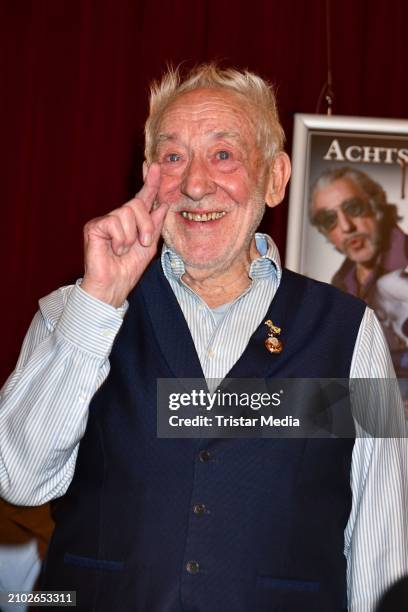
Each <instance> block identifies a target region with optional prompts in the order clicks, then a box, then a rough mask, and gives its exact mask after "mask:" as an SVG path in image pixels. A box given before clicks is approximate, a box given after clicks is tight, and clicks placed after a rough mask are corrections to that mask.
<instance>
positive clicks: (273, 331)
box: [265, 319, 283, 353]
mask: <svg viewBox="0 0 408 612" xmlns="http://www.w3.org/2000/svg"><path fill="white" fill-rule="evenodd" d="M265 325H266V326H267V327H268V337H267V338H266V340H265V346H266V348H267V350H268V351H269V352H270V353H281V352H282V351H283V342H282V341H281V340H279V338H277V336H279V334H280V333H281V331H282V330H281V328H280V327H278V326H277V325H274V324H273V323H272V321H271V320H270V319H268V320H267V321H265Z"/></svg>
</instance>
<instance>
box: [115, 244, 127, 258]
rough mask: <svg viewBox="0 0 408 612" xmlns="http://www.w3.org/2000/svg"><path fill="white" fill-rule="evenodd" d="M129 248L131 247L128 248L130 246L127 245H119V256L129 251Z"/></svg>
mask: <svg viewBox="0 0 408 612" xmlns="http://www.w3.org/2000/svg"><path fill="white" fill-rule="evenodd" d="M128 250H129V249H128V247H127V246H121V247H119V248H118V250H117V254H118V255H119V256H121V255H125V254H126V253H127V252H128Z"/></svg>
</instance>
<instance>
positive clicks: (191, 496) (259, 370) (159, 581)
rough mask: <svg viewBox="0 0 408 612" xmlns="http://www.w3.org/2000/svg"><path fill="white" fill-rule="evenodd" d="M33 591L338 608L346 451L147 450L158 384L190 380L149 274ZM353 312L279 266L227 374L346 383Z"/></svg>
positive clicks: (92, 597) (185, 357)
mask: <svg viewBox="0 0 408 612" xmlns="http://www.w3.org/2000/svg"><path fill="white" fill-rule="evenodd" d="M129 301H130V307H129V311H128V314H127V315H126V317H125V321H124V324H123V326H122V328H121V330H120V332H119V334H118V336H117V339H116V341H115V344H114V347H113V350H112V354H111V372H110V374H109V377H108V378H107V380H106V382H105V383H104V385H102V387H101V388H100V390H99V391H98V392H97V393H96V395H95V396H94V398H93V400H92V403H91V406H90V412H89V420H88V425H87V428H86V432H85V435H84V438H83V439H82V441H81V444H80V449H79V455H78V461H77V466H76V471H75V475H74V478H73V481H72V483H71V485H70V487H69V489H68V492H67V493H66V495H65V496H64V497H63V498H61V499H60V500H57V501H56V502H55V507H54V518H55V521H56V529H55V533H54V536H53V538H52V542H51V545H50V548H49V552H48V556H47V562H46V564H45V568H44V573H43V581H42V588H43V589H49V590H53V589H54V590H70V589H72V590H76V591H77V609H78V610H81V611H84V612H85V611H86V612H91V611H95V612H128V611H129V612H130V611H132V612H278V611H279V612H296V611H299V612H300V611H301V612H341V611H343V610H345V609H346V603H345V601H346V562H345V558H344V555H343V547H344V534H343V532H344V528H345V526H346V523H347V519H348V515H349V512H350V507H351V492H350V484H349V479H350V478H349V477H350V464H351V453H352V449H353V442H354V441H353V440H350V439H331V440H330V439H292V440H283V439H235V440H227V439H218V440H215V439H211V440H209V439H207V440H186V439H184V440H174V439H173V440H171V439H158V438H157V435H156V379H157V378H159V377H161V378H169V377H180V378H182V377H185V378H189V377H191V378H202V377H203V374H202V371H201V367H200V363H199V360H198V356H197V354H196V351H195V348H194V344H193V341H192V338H191V335H190V333H189V330H188V326H187V324H186V321H185V319H184V317H183V314H182V312H181V310H180V308H179V306H178V304H177V301H176V299H175V296H174V294H173V292H172V290H171V288H170V286H169V284H168V282H167V280H166V279H165V277H164V275H163V272H162V270H161V266H160V263H159V262H155V263H153V264H152V265H151V266H150V268H149V269H148V271H147V272H146V273H145V275H144V277H143V279H142V281H141V282H140V283H139V285H138V287H137V288H136V289H135V290H134V291H133V292H132V294H131V296H130V298H129ZM364 308H365V306H364V304H363V303H362V302H360V301H358V300H356V299H355V298H352V297H350V296H348V295H346V294H343V293H342V292H339V291H338V290H337V289H334V288H333V287H330V286H328V285H324V284H322V283H318V282H316V281H312V280H310V279H306V278H304V277H302V276H299V275H297V274H294V273H293V272H289V271H288V270H284V273H283V278H282V282H281V284H280V287H279V289H278V292H277V294H276V296H275V298H274V300H273V302H272V303H271V305H270V308H269V311H268V315H267V316H268V318H271V319H272V321H274V322H276V324H278V325H279V326H281V327H282V329H283V331H282V336H281V337H282V338H283V340H284V343H285V350H284V352H283V353H281V354H280V355H271V354H269V353H268V352H267V351H266V349H265V346H264V340H265V335H266V332H265V326H264V325H263V323H262V324H261V325H260V326H259V328H258V329H257V330H256V331H255V333H254V334H253V336H252V338H251V340H250V342H249V345H248V347H247V348H246V350H245V352H244V354H243V355H242V356H241V358H240V359H239V361H238V362H237V363H236V364H235V365H234V367H233V368H232V370H231V372H230V373H229V376H231V377H236V378H240V377H247V378H250V377H255V378H269V377H339V378H340V377H342V378H347V377H348V375H349V370H350V363H351V358H352V353H353V348H354V343H355V339H356V335H357V332H358V328H359V325H360V322H361V318H362V315H363V312H364Z"/></svg>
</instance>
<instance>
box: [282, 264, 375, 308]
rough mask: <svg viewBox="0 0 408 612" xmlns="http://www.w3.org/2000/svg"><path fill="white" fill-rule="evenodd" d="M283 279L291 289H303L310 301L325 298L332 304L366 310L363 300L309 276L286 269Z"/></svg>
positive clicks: (283, 272) (283, 271)
mask: <svg viewBox="0 0 408 612" xmlns="http://www.w3.org/2000/svg"><path fill="white" fill-rule="evenodd" d="M283 279H285V282H286V283H288V284H291V285H292V286H293V287H296V286H298V287H299V289H301V288H303V290H304V291H307V292H308V293H309V295H310V296H311V298H312V299H318V298H319V297H320V299H323V298H325V299H326V300H329V301H330V302H334V303H336V302H338V303H339V304H344V305H350V306H354V307H357V308H360V309H365V308H366V303H365V302H364V301H363V300H361V299H360V298H357V297H355V296H354V295H351V294H350V293H347V292H346V291H344V290H343V289H341V288H339V287H338V286H334V285H333V284H329V283H325V282H323V281H319V280H316V279H314V278H311V277H309V276H305V275H303V274H299V273H298V272H293V271H292V270H289V269H288V268H283V270H282V280H283Z"/></svg>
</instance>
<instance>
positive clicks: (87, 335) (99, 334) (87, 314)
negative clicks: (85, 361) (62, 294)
mask: <svg viewBox="0 0 408 612" xmlns="http://www.w3.org/2000/svg"><path fill="white" fill-rule="evenodd" d="M79 283H80V281H78V282H77V284H76V285H75V286H74V287H73V288H72V291H71V293H70V296H69V298H68V300H67V303H66V305H65V307H64V311H63V313H62V316H61V318H60V319H59V321H58V323H57V325H56V328H55V329H56V332H57V333H59V334H61V336H63V338H64V339H65V340H67V341H68V342H70V343H71V344H74V345H75V346H76V347H77V348H79V349H80V350H83V351H86V352H88V353H92V354H94V355H96V356H99V357H101V358H106V357H108V355H109V353H110V351H111V348H112V345H113V341H114V340H115V337H116V334H117V333H118V331H119V329H120V327H121V325H122V323H123V317H124V316H125V314H126V311H127V309H128V303H127V302H125V303H124V304H123V305H122V306H121V307H120V308H114V307H113V306H111V305H110V304H106V303H105V302H101V301H100V300H98V299H97V298H94V297H93V296H91V295H90V294H89V293H87V292H86V291H84V290H83V289H81V287H80V286H79Z"/></svg>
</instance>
